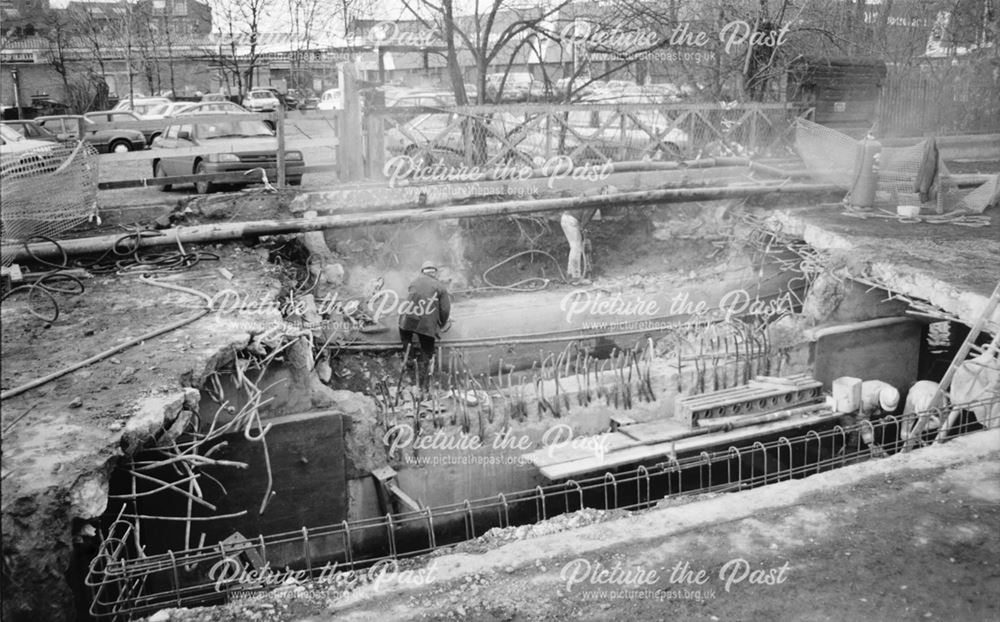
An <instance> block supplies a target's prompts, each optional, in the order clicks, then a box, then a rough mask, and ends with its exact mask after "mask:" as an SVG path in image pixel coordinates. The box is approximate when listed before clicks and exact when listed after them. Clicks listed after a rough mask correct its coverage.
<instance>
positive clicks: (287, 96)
mask: <svg viewBox="0 0 1000 622" xmlns="http://www.w3.org/2000/svg"><path fill="white" fill-rule="evenodd" d="M261 88H263V89H265V90H268V91H271V93H273V94H274V96H275V97H277V98H278V101H279V102H281V105H282V106H284V107H285V110H295V109H296V108H298V107H299V99H298V98H297V97H295V94H294V92H292V91H289V92H287V93H282V92H281V91H279V90H278V89H276V88H274V87H273V86H265V87H261Z"/></svg>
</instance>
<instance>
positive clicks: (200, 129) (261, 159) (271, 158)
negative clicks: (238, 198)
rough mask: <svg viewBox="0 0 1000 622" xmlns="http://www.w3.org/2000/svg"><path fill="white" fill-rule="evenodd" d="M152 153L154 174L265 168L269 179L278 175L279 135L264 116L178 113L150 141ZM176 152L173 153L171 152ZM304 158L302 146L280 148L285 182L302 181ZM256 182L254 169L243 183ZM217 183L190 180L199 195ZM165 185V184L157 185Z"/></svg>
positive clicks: (169, 175) (166, 188)
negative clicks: (210, 117)
mask: <svg viewBox="0 0 1000 622" xmlns="http://www.w3.org/2000/svg"><path fill="white" fill-rule="evenodd" d="M199 147H202V148H203V147H211V148H213V150H214V151H213V152H212V153H184V152H180V150H187V149H191V148H199ZM152 149H153V150H154V151H156V152H157V156H156V158H155V159H154V160H153V176H154V177H174V176H180V175H191V174H192V173H194V174H197V175H200V174H204V173H229V172H246V171H251V170H253V169H258V168H259V169H264V172H265V173H266V175H267V179H268V181H274V180H276V179H277V177H278V175H277V170H278V167H277V163H278V153H277V152H278V140H277V138H276V137H275V135H274V131H272V130H271V128H269V127H268V126H267V125H265V124H264V122H263V121H260V120H258V119H239V118H237V117H235V116H234V118H233V120H232V121H210V122H207V121H199V119H198V117H189V118H184V117H179V118H177V119H175V121H174V123H173V124H171V125H170V126H169V127H167V129H166V131H164V132H163V134H162V135H161V136H160V137H159V138H157V139H156V140H155V141H153V145H152ZM172 151H174V152H179V153H176V155H174V154H173V153H171V152H172ZM304 167H305V163H304V161H303V159H302V152H301V151H286V152H285V179H286V180H287V181H288V183H289V185H292V186H298V185H300V184H301V183H302V170H303V168H304ZM259 181H260V175H259V174H251V175H248V176H247V182H246V184H238V185H248V184H252V183H257V182H259ZM219 185H220V184H218V183H215V182H211V181H208V180H206V181H199V182H196V183H195V189H196V190H197V192H198V193H199V194H205V193H208V192H212V191H213V190H215V189H216V188H217V187H218V186H219ZM162 188H163V190H169V189H170V187H169V186H162Z"/></svg>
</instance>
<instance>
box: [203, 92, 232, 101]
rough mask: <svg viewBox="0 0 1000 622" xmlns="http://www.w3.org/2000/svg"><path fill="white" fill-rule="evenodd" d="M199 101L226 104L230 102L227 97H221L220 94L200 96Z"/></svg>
mask: <svg viewBox="0 0 1000 622" xmlns="http://www.w3.org/2000/svg"><path fill="white" fill-rule="evenodd" d="M201 101H203V102H227V101H231V100H230V99H229V96H228V95H223V94H222V93H205V94H204V95H202V96H201Z"/></svg>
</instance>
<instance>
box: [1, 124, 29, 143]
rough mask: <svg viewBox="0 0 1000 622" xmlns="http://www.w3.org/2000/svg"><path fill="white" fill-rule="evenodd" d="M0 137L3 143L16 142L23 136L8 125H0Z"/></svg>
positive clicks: (22, 138)
mask: <svg viewBox="0 0 1000 622" xmlns="http://www.w3.org/2000/svg"><path fill="white" fill-rule="evenodd" d="M0 138H3V141H4V142H5V143H16V142H18V141H20V140H24V137H23V136H21V135H20V134H19V133H18V132H17V130H15V129H13V128H12V127H10V126H9V125H0Z"/></svg>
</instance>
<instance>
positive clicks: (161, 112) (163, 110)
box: [146, 104, 170, 115]
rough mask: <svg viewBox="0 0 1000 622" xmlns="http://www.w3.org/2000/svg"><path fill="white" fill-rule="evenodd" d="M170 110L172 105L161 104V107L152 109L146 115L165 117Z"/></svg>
mask: <svg viewBox="0 0 1000 622" xmlns="http://www.w3.org/2000/svg"><path fill="white" fill-rule="evenodd" d="M168 110H170V104H160V105H159V106H153V107H152V108H150V109H149V111H148V112H147V113H146V114H157V115H164V114H167V111H168Z"/></svg>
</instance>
